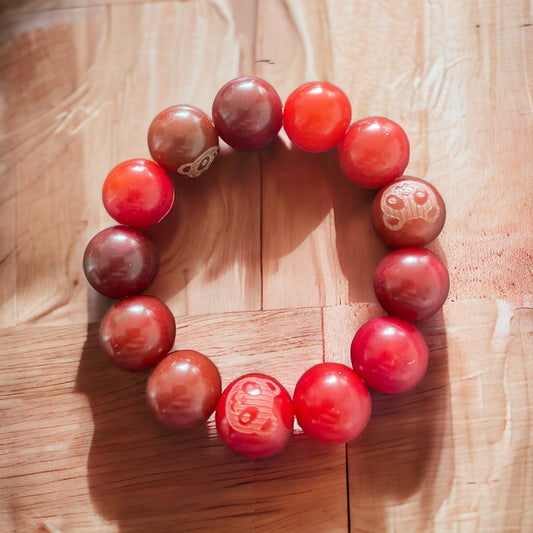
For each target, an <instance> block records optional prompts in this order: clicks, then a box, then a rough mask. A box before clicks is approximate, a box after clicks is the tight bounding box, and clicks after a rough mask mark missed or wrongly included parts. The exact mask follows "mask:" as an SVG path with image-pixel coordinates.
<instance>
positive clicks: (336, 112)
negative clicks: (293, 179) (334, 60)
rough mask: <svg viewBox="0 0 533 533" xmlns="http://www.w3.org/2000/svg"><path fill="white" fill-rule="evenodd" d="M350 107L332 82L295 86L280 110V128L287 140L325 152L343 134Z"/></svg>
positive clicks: (305, 147) (348, 121) (338, 140)
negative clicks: (285, 134)
mask: <svg viewBox="0 0 533 533" xmlns="http://www.w3.org/2000/svg"><path fill="white" fill-rule="evenodd" d="M351 117H352V107H351V105H350V101H349V100H348V97H347V96H346V94H345V93H344V92H343V91H342V90H341V89H339V88H338V87H336V86H335V85H332V84H331V83H328V82H324V81H313V82H309V83H305V84H303V85H301V86H300V87H298V88H297V89H295V90H294V91H293V92H292V93H291V94H290V95H289V97H288V98H287V101H286V102H285V107H284V109H283V127H284V129H285V132H286V133H287V136H288V137H289V139H290V140H291V141H292V142H293V143H294V144H295V145H296V146H298V147H299V148H302V149H303V150H307V151H308V152H325V151H327V150H331V149H332V148H334V147H335V146H337V145H338V144H339V142H340V141H341V139H342V137H343V135H344V134H345V132H346V130H347V128H348V126H349V125H350V119H351Z"/></svg>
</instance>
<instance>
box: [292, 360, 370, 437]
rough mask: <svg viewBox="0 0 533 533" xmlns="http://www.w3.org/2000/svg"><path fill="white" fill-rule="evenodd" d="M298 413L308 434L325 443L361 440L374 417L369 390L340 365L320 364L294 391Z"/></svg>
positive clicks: (345, 367) (309, 372)
mask: <svg viewBox="0 0 533 533" xmlns="http://www.w3.org/2000/svg"><path fill="white" fill-rule="evenodd" d="M293 401H294V414H295V415H296V420H297V421H298V423H299V424H300V426H301V428H302V429H303V430H304V432H305V433H306V434H307V435H309V436H311V437H313V438H315V439H317V440H320V441H323V442H330V443H335V444H341V443H344V442H348V441H350V440H352V439H354V438H355V437H357V436H358V435H359V434H360V433H361V432H362V431H363V429H364V428H365V427H366V425H367V423H368V420H369V418H370V411H371V402H370V394H369V392H368V389H367V388H366V387H365V385H364V384H363V382H362V381H361V379H360V378H359V376H358V375H357V374H356V373H355V372H354V371H353V370H352V369H351V368H349V367H347V366H346V365H342V364H340V363H319V364H317V365H315V366H312V367H311V368H310V369H309V370H307V371H306V372H305V373H304V374H303V375H302V376H301V377H300V379H299V380H298V383H297V384H296V387H295V389H294V398H293Z"/></svg>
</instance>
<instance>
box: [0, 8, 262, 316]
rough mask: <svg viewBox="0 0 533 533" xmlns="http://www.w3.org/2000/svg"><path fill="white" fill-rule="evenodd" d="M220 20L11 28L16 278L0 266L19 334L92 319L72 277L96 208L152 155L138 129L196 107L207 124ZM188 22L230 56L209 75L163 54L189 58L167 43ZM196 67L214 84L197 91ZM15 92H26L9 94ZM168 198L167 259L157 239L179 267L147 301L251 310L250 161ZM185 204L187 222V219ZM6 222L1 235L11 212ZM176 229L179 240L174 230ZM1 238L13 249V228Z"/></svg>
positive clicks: (200, 309)
mask: <svg viewBox="0 0 533 533" xmlns="http://www.w3.org/2000/svg"><path fill="white" fill-rule="evenodd" d="M147 9H149V16H148V15H147V14H146V13H145V11H146V10H147ZM221 9H222V11H214V12H211V11H209V12H208V11H205V9H204V8H203V7H202V6H201V5H198V6H193V5H189V4H187V5H185V4H180V3H156V4H153V5H136V6H128V7H126V6H113V7H111V8H109V9H105V8H104V7H96V8H88V9H74V10H52V11H46V12H43V13H40V14H39V16H38V17H37V18H35V17H32V16H31V15H30V14H22V15H16V16H15V15H14V16H12V17H11V25H10V27H9V31H8V32H7V34H6V37H7V43H6V44H5V46H4V47H3V48H2V59H1V61H2V64H3V65H4V68H3V76H2V82H1V83H2V92H3V94H4V101H5V107H6V109H8V110H10V111H8V112H7V113H6V116H5V120H4V122H3V125H2V135H3V146H4V147H5V148H4V153H5V154H6V172H7V178H8V180H9V182H10V183H15V182H16V184H17V189H16V190H17V210H16V216H17V224H16V230H15V231H16V233H15V235H16V241H17V251H16V267H15V262H14V261H13V260H12V261H9V262H8V263H6V265H5V267H4V268H9V273H7V274H6V276H12V277H13V276H14V274H13V269H14V268H16V271H17V273H18V277H17V280H18V281H17V318H16V321H17V322H25V321H40V322H47V323H58V324H63V323H67V322H72V321H73V320H74V321H77V322H83V321H85V320H89V321H94V320H97V319H98V318H99V317H100V316H101V310H100V309H98V308H94V307H93V305H94V302H95V298H94V295H93V294H89V298H88V299H87V291H86V288H85V281H84V278H83V275H82V274H81V278H80V261H81V257H82V254H83V248H84V246H85V244H86V243H87V242H88V240H89V239H90V237H91V236H92V235H93V234H94V233H96V231H98V230H100V229H103V228H104V227H106V226H109V225H112V224H113V221H112V220H111V219H110V217H109V216H107V214H106V213H105V210H104V209H103V207H102V205H101V200H100V192H99V191H100V190H101V184H102V183H103V180H104V179H105V177H106V175H107V173H108V172H109V170H111V168H112V167H113V166H114V165H115V164H117V163H118V162H120V161H121V160H124V159H128V158H132V157H148V156H149V154H148V149H147V146H146V131H147V129H148V126H149V124H150V121H151V119H152V118H153V117H154V116H155V115H156V114H157V112H158V111H160V110H161V109H163V108H164V107H167V106H168V105H171V104H175V103H192V104H194V105H196V106H198V107H200V108H203V109H206V110H207V111H208V112H209V110H210V103H211V101H212V98H213V96H214V92H215V89H214V88H215V87H217V86H218V85H221V84H222V80H223V79H225V78H226V77H227V74H226V72H227V71H228V70H229V71H232V70H233V71H235V69H236V68H237V67H238V62H239V54H238V47H237V46H235V45H234V44H232V43H233V39H234V37H235V31H236V30H235V27H234V25H233V21H232V20H231V19H230V18H229V13H230V11H229V10H230V7H229V6H228V5H225V6H221ZM197 18H201V19H202V20H204V24H203V25H202V34H201V35H200V34H199V35H198V36H197V37H198V38H199V39H201V40H206V41H207V40H208V41H209V42H210V43H211V46H213V50H215V49H216V48H220V49H223V48H226V49H227V48H228V46H230V45H231V46H230V48H231V47H232V48H233V50H234V53H233V54H231V53H228V54H227V55H226V56H225V57H226V58H227V59H226V60H224V59H222V60H221V61H219V60H218V59H217V58H215V57H212V58H210V60H209V61H211V64H208V63H206V58H204V55H203V54H204V52H205V50H204V49H199V50H197V53H196V54H195V53H189V52H188V53H187V54H185V53H182V54H180V55H179V57H178V58H175V57H174V52H172V50H178V51H179V50H185V49H188V47H187V43H188V41H187V35H186V34H183V33H180V32H177V33H176V32H175V27H176V23H177V22H178V21H179V24H180V25H184V26H185V27H186V26H187V25H188V24H189V25H193V24H194V20H196V19H197ZM106 28H109V29H110V30H109V31H106ZM154 28H157V31H154ZM136 35H142V36H143V38H142V39H137V38H136V37H135V36H136ZM169 52H170V53H169ZM8 58H9V61H8ZM198 63H202V64H203V66H204V67H205V68H207V69H211V70H212V71H213V72H215V71H218V72H219V76H220V81H216V82H215V83H214V84H209V85H208V86H206V85H205V84H204V83H203V81H202V79H201V77H199V76H198V74H197V73H196V71H195V68H196V67H195V65H196V64H198ZM169 65H172V68H171V69H170V70H169V68H168V66H169ZM157 72H159V73H160V74H155V73H157ZM151 73H154V74H153V75H152V74H151ZM161 76H163V78H164V83H163V81H162V80H163V78H161ZM184 77H186V79H187V83H183V78H184ZM20 86H25V87H28V88H29V89H28V91H19V90H18V89H17V88H18V87H20ZM15 109H17V110H18V112H16V113H13V112H12V110H15ZM133 109H134V110H136V111H135V112H131V110H133ZM210 178H211V185H208V186H207V184H208V183H209V181H208V180H209V179H210ZM216 182H218V184H219V186H218V187H217V186H216V185H214V183H216ZM206 186H207V187H206ZM177 189H178V190H177V194H178V200H177V202H176V211H175V212H176V213H177V212H178V210H181V214H180V216H179V218H171V219H170V220H168V221H167V222H166V226H165V227H164V228H162V230H164V231H165V233H166V235H165V236H164V237H163V238H159V239H158V242H159V244H161V246H162V247H163V248H164V245H165V239H166V240H167V243H168V241H169V240H170V242H172V243H173V244H174V243H176V244H178V243H179V244H180V245H181V246H182V247H183V253H184V255H183V256H174V257H170V254H168V255H167V256H164V258H163V260H164V264H163V267H162V270H163V271H164V272H169V271H172V274H171V276H173V277H171V276H162V277H161V278H160V279H159V280H158V285H156V286H155V287H154V291H156V293H157V294H158V295H159V294H160V295H161V296H165V297H169V298H170V303H171V304H172V305H175V307H176V313H185V312H188V313H191V314H194V313H205V312H208V311H214V312H217V311H219V312H222V311H236V310H247V309H258V308H259V307H260V305H261V303H260V302H261V293H260V286H261V282H260V271H261V266H260V252H259V251H260V240H259V207H258V206H259V166H258V162H257V155H250V156H249V157H248V158H245V157H236V156H235V154H231V155H230V154H228V153H227V151H226V152H225V153H224V155H223V156H222V157H221V160H220V161H219V162H218V163H217V165H216V166H215V168H213V169H212V171H211V172H210V175H209V176H205V177H204V180H203V181H202V182H201V184H180V183H178V184H177ZM186 205H188V206H189V208H192V209H194V210H195V213H194V214H193V213H192V211H191V214H190V215H189V216H188V217H186V218H184V217H183V211H184V210H185V206H186ZM230 210H231V211H230ZM4 217H5V220H6V224H8V221H9V215H8V210H7V209H6V213H5V215H4ZM178 222H179V224H180V227H179V228H178V230H177V231H176V229H175V228H174V227H172V226H171V224H172V223H178ZM8 229H9V230H10V235H11V237H10V238H11V239H13V238H14V237H13V229H14V227H13V224H10V225H9V228H8ZM168 232H171V235H168ZM221 232H222V233H223V234H225V233H226V232H231V235H232V239H233V241H232V242H229V241H228V242H224V241H223V240H222V239H221V236H223V235H221ZM171 239H177V240H178V242H176V241H175V240H171ZM193 241H194V242H193ZM6 243H7V246H6V248H7V250H6V251H9V240H6ZM51 249H53V250H54V253H50V250H51ZM208 254H212V255H211V260H210V261H211V263H210V264H209V261H207V260H206V257H207V255H208ZM213 261H215V262H217V264H216V265H213ZM36 265H38V267H36ZM176 271H177V272H176ZM184 278H185V279H186V282H185V283H183V281H184ZM6 279H7V278H6ZM80 280H81V284H80ZM189 282H190V283H191V288H190V289H189V288H188V287H187V284H188V283H189ZM171 283H172V284H171ZM167 284H168V285H169V286H168V287H164V286H163V285H167ZM200 293H201V295H202V296H200ZM206 294H207V295H209V297H205V295H206ZM6 299H7V297H6ZM7 325H10V324H7ZM11 325H12V324H11Z"/></svg>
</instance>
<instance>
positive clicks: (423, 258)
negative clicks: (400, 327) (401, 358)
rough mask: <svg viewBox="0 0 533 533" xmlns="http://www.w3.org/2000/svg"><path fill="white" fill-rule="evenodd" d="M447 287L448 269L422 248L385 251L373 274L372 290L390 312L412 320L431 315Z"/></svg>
mask: <svg viewBox="0 0 533 533" xmlns="http://www.w3.org/2000/svg"><path fill="white" fill-rule="evenodd" d="M449 288H450V278H449V275H448V270H447V269H446V267H445V266H444V265H443V264H442V262H441V261H440V259H439V258H438V257H437V256H436V255H435V254H434V253H433V252H431V251H429V250H427V249H426V248H403V249H401V250H394V251H392V252H391V253H390V254H388V255H386V256H385V257H384V258H383V259H382V260H381V261H380V263H379V264H378V267H377V269H376V272H375V274H374V291H375V293H376V297H377V299H378V301H379V303H380V304H381V305H382V307H383V308H384V309H385V310H386V311H387V312H389V313H390V314H391V315H394V316H397V317H398V318H403V319H404V320H409V321H412V322H416V321H418V320H425V319H426V318H429V317H431V316H433V315H434V314H435V313H436V312H437V311H438V310H439V309H440V308H441V307H442V306H443V304H444V302H445V301H446V298H447V296H448V291H449Z"/></svg>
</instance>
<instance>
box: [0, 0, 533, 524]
mask: <svg viewBox="0 0 533 533" xmlns="http://www.w3.org/2000/svg"><path fill="white" fill-rule="evenodd" d="M532 24H533V19H532V13H531V4H530V3H528V2H527V1H525V0H524V1H520V0H514V1H507V2H504V1H503V0H481V1H479V2H469V1H467V0H434V1H432V2H429V1H426V2H423V1H415V0H401V1H397V2H392V1H391V2H387V1H377V2H367V1H363V0H357V1H345V0H330V1H320V0H305V1H304V0H286V1H282V0H268V1H267V0H263V1H259V0H257V1H253V0H240V1H238V0H234V1H230V0H212V1H201V0H200V1H192V0H190V1H168V2H165V1H154V2H143V1H133V0H131V1H129V0H108V1H104V0H80V1H76V0H26V1H20V2H19V1H11V0H0V32H1V34H0V95H1V100H0V113H1V120H0V141H1V145H0V156H1V159H0V175H1V187H0V199H1V200H0V201H1V211H0V258H1V264H0V275H1V278H0V295H1V296H0V297H1V308H0V325H1V340H0V343H1V344H0V350H1V359H0V361H1V370H0V372H1V373H0V395H1V404H0V413H1V417H2V418H1V424H0V450H1V451H0V468H1V470H0V513H1V514H0V530H1V531H2V532H6V533H11V532H54V533H57V532H61V533H67V532H93V531H99V532H104V533H107V532H118V531H121V532H143V531H150V532H188V531H222V532H226V531H227V532H248V531H264V532H271V531H289V532H292V531H295V532H298V531H304V532H309V531H312V532H328V533H329V532H340V531H342V532H345V531H352V532H381V531H384V532H393V531H396V532H419V531H420V532H422V531H428V532H432V531H444V532H449V531H453V532H471V531H472V532H477V531H498V532H500V531H501V532H503V531H505V532H530V531H533V448H532V446H533V433H532V415H533V409H532V405H533V364H532V358H533V281H532V278H533V237H532V229H533V224H532V223H533V210H532V207H531V204H532V194H533V181H532V179H533V173H532V170H531V169H532V148H533V93H532V91H533V26H532ZM267 60H268V61H267ZM241 74H253V75H258V76H261V77H264V78H265V79H267V80H268V81H269V82H271V83H272V84H273V85H274V86H275V87H276V88H277V89H278V91H279V93H280V95H281V97H282V98H283V99H285V98H286V97H287V95H288V94H289V93H290V92H291V90H293V89H294V88H295V87H297V86H298V85H299V84H301V83H303V82H305V81H310V80H315V79H326V80H329V81H331V82H332V83H335V84H337V85H339V86H340V87H342V88H343V89H344V90H345V91H346V92H347V94H348V95H349V97H350V99H351V101H352V105H353V117H354V119H356V118H363V117H365V116H368V115H372V114H380V115H385V116H388V117H390V118H392V119H394V120H396V121H398V122H399V123H400V124H402V125H403V126H404V128H405V130H406V131H407V133H408V135H409V138H410V140H411V147H412V153H411V161H410V164H409V167H408V169H407V172H408V173H409V174H413V175H416V176H420V177H423V178H426V179H428V180H429V181H431V182H432V183H433V184H434V185H435V186H436V187H437V188H438V189H439V190H440V191H441V193H442V195H443V196H444V198H445V200H446V202H447V207H448V220H447V224H446V227H445V230H444V232H443V234H442V235H441V237H440V238H439V239H438V241H437V242H435V243H434V244H432V245H431V248H432V249H433V250H434V251H435V252H436V253H438V254H439V255H440V257H441V258H442V259H443V260H444V261H445V262H446V263H447V265H448V267H449V270H450V273H451V278H452V285H451V291H450V296H449V299H448V301H447V302H446V304H445V306H444V309H443V312H442V313H440V314H439V315H438V316H437V317H435V318H433V319H430V320H429V321H427V323H425V324H423V325H422V326H421V327H422V330H423V332H424V334H425V336H426V339H427V341H428V343H429V346H430V350H431V354H430V355H431V361H430V367H429V370H428V374H427V376H426V378H425V380H424V381H423V382H422V384H421V385H419V386H418V387H417V388H416V389H415V390H414V391H413V392H412V393H409V394H405V395H402V396H400V397H389V396H383V395H378V394H373V396H372V399H373V418H372V420H371V422H370V424H369V426H368V428H367V430H366V431H365V432H364V433H363V434H362V435H361V437H360V438H359V439H357V440H356V441H354V442H352V443H350V444H349V445H348V446H327V445H322V444H319V443H316V442H311V441H310V440H309V439H308V438H306V437H305V436H303V435H301V434H297V435H295V436H294V438H293V439H292V441H291V443H290V444H289V446H288V448H287V450H286V451H285V452H284V453H283V454H281V455H279V456H277V457H275V458H273V459H270V460H265V461H260V460H258V461H249V460H244V459H242V458H240V457H238V456H236V455H235V454H233V453H231V452H230V451H228V450H227V449H226V448H225V447H224V446H223V445H222V444H221V442H220V440H219V439H218V438H217V436H216V434H215V431H214V426H213V423H212V422H210V423H209V425H208V426H207V427H206V428H198V429H195V430H191V431H188V432H185V433H182V434H176V433H172V432H170V431H167V430H166V429H165V428H163V427H162V426H160V425H158V423H156V422H155V421H154V420H153V419H152V418H151V416H150V415H149V414H148V412H147V408H146V406H145V403H144V398H143V390H144V384H145V380H146V374H132V373H128V372H125V371H121V370H118V369H115V368H113V367H112V366H111V364H110V363H108V362H107V360H105V358H104V357H103V355H102V354H101V353H100V351H99V349H98V345H97V327H98V325H97V323H98V320H99V318H100V317H101V316H102V314H103V313H104V312H105V310H106V309H107V308H108V307H109V305H110V303H111V300H107V299H105V298H102V297H100V296H98V295H97V294H96V293H95V292H94V291H92V290H89V289H88V287H87V283H86V281H85V278H84V276H83V273H82V270H81V257H82V253H83V250H84V247H85V245H86V243H87V241H88V240H89V239H90V237H91V236H92V235H93V234H94V233H96V232H97V231H98V230H100V229H103V228H104V227H106V226H108V225H110V224H111V220H110V219H109V217H108V216H107V215H106V213H105V211H104V209H103V207H102V205H101V200H100V190H101V185H102V182H103V180H104V178H105V176H106V175H107V172H108V171H109V170H110V169H111V168H112V167H113V166H114V165H115V164H117V163H118V162H120V161H121V160H123V159H128V158H132V157H147V156H148V155H149V154H148V151H147V146H146V131H147V128H148V125H149V123H150V121H151V119H152V118H153V116H155V114H156V113H157V112H159V111H160V110H161V109H163V108H164V107H166V106H168V105H171V104H176V103H189V104H193V105H196V106H198V107H200V108H202V109H204V110H205V111H207V112H209V111H210V108H211V102H212V100H213V97H214V95H215V94H216V92H217V90H218V88H219V87H220V86H221V85H222V84H223V83H225V82H226V81H228V80H229V79H231V78H233V77H235V76H237V75H241ZM176 194H177V200H176V205H175V208H174V209H173V211H172V213H171V215H170V216H169V218H168V219H166V220H165V221H164V222H163V223H162V224H161V227H159V228H157V229H155V230H153V231H151V235H152V236H153V237H154V239H155V240H156V241H157V243H158V246H159V249H160V252H161V257H162V264H161V269H160V272H159V275H158V278H157V280H156V282H155V283H154V284H153V286H152V287H151V289H150V292H151V293H152V294H156V295H158V296H160V297H161V298H163V299H164V300H166V301H167V302H168V303H169V305H170V306H171V308H172V310H173V312H174V314H175V315H176V319H177V325H178V326H177V327H178V331H177V340H176V347H177V348H194V349H197V350H199V351H202V352H204V353H206V354H207V355H209V356H211V357H213V359H214V360H215V362H216V363H217V364H218V365H219V367H220V369H221V373H222V376H223V381H224V384H227V383H228V382H229V381H230V380H232V379H233V378H235V377H237V376H238V375H240V374H242V373H244V372H247V371H252V370H254V371H262V372H267V373H270V374H272V375H274V376H275V377H277V378H278V379H280V380H281V381H282V382H283V383H284V384H285V385H286V386H287V388H288V389H289V390H290V391H291V392H292V389H293V387H294V384H295V383H296V380H297V379H298V377H299V375H300V374H301V373H302V372H303V371H304V370H305V369H306V368H308V367H309V366H311V365H312V364H313V363H316V362H319V361H322V360H327V361H341V362H345V363H348V362H349V354H348V349H349V344H350V342H351V338H352V336H353V334H354V332H355V330H356V328H357V327H358V325H360V324H362V323H363V322H364V321H365V320H367V319H369V318H372V317H374V316H377V315H379V314H381V313H382V311H381V310H380V308H379V306H378V305H377V303H376V301H375V297H374V295H373V292H372V289H371V279H372V274H373V270H374V268H375V266H376V264H377V262H378V261H379V259H380V258H381V257H382V256H383V255H384V254H385V253H386V249H385V247H384V246H383V245H381V244H380V243H378V242H377V240H376V238H375V237H374V235H373V234H372V230H371V227H370V221H369V205H370V201H371V198H372V193H369V192H366V191H362V190H359V189H357V188H356V187H355V186H352V185H351V184H350V183H349V182H348V181H347V180H346V179H345V178H344V177H343V175H342V172H341V171H340V169H339V165H338V161H337V157H336V154H335V152H331V153H326V154H322V155H309V154H306V153H303V152H301V151H299V150H297V149H295V148H293V147H291V145H290V143H289V142H288V141H287V139H286V138H285V136H284V135H283V134H282V135H280V138H279V139H278V140H276V141H275V142H274V143H273V144H272V145H270V146H268V147H267V148H265V149H263V150H261V151H260V152H252V153H236V152H234V151H232V150H230V149H228V148H227V147H225V148H224V149H223V150H222V154H221V156H220V157H219V159H218V160H217V161H216V163H215V164H214V166H213V167H212V168H211V169H210V170H209V172H208V173H207V174H205V175H204V176H203V177H202V178H200V179H198V180H194V181H179V182H177V183H176Z"/></svg>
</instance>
